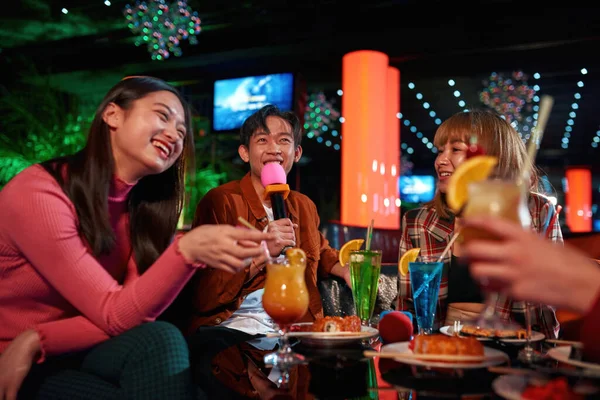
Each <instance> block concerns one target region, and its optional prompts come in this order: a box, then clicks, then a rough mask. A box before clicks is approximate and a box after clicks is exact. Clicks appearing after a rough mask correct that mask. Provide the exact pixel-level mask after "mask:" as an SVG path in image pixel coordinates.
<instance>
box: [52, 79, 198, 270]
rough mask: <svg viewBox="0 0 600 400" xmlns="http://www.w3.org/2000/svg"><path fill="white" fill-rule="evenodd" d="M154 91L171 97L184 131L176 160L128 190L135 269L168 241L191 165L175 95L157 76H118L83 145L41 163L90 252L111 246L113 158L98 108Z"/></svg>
mask: <svg viewBox="0 0 600 400" xmlns="http://www.w3.org/2000/svg"><path fill="white" fill-rule="evenodd" d="M158 91H168V92H171V93H173V94H174V95H176V96H177V98H178V99H179V101H180V102H181V104H182V106H183V109H184V110H185V125H186V131H187V134H186V137H185V139H184V144H183V151H182V154H181V155H180V156H179V158H178V159H177V161H176V162H175V163H174V164H173V165H172V166H171V167H170V168H168V169H167V170H166V171H164V172H162V173H160V174H155V175H148V176H145V177H143V178H142V179H140V180H139V181H138V182H137V184H136V185H135V187H133V189H132V190H131V192H130V193H129V198H128V210H129V226H130V237H131V244H132V248H133V253H134V255H135V260H136V262H137V266H138V270H139V272H140V273H142V272H144V271H146V270H147V269H148V267H150V266H151V265H152V264H153V263H154V261H156V259H157V258H158V257H159V256H160V254H161V253H162V252H163V251H164V250H165V249H166V248H167V247H168V246H169V244H170V242H171V240H172V238H173V235H174V234H175V231H176V229H177V222H178V220H179V216H180V214H181V212H182V210H183V203H184V194H185V181H184V180H185V174H186V171H187V168H188V167H190V166H191V165H193V158H194V150H193V148H194V146H193V133H192V128H191V115H190V110H189V107H188V106H187V103H186V102H185V100H184V99H183V98H182V96H181V94H180V93H179V92H178V91H177V90H176V89H175V88H173V87H172V86H171V85H169V84H168V83H166V82H164V81H162V80H160V79H157V78H152V77H131V78H126V79H123V80H122V81H120V82H119V83H118V84H116V85H115V86H114V87H113V88H112V89H110V91H109V92H108V93H107V94H106V96H105V97H104V100H102V102H101V103H100V106H99V107H98V109H97V110H96V115H95V116H94V120H93V122H92V125H91V127H90V131H89V134H88V138H87V143H86V145H85V147H84V148H83V149H82V150H81V151H79V152H77V153H75V154H73V155H71V156H67V157H62V158H59V159H53V160H49V161H46V162H44V163H42V166H43V167H44V168H45V169H46V170H47V171H48V172H49V173H50V174H52V176H53V177H54V178H55V179H56V180H57V182H58V183H59V184H60V186H61V187H62V189H63V191H64V192H65V193H66V194H67V196H68V197H69V199H70V200H71V201H72V202H73V204H74V205H75V209H76V210H77V216H78V218H79V233H80V235H81V236H82V237H83V239H85V241H86V242H87V244H88V246H89V247H90V249H91V251H92V253H93V254H94V256H96V257H97V256H99V255H101V254H107V253H109V252H110V251H111V250H112V249H113V248H114V246H115V236H114V233H113V230H112V227H111V224H110V220H109V215H108V195H109V188H110V184H111V181H112V179H114V178H113V176H114V173H115V163H114V159H113V153H112V146H111V138H110V132H109V127H108V125H107V124H106V122H104V119H103V113H104V110H105V109H106V107H107V106H108V105H109V104H110V103H114V104H116V105H118V106H119V107H121V108H122V109H124V110H128V109H130V108H131V107H132V105H133V102H134V101H136V100H139V99H141V98H143V97H145V96H147V95H148V94H150V93H154V92H158Z"/></svg>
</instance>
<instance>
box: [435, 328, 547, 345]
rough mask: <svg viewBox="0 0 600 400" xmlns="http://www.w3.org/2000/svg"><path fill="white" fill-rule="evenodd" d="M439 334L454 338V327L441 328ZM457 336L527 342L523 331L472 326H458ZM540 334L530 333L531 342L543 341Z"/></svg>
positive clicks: (525, 333)
mask: <svg viewBox="0 0 600 400" xmlns="http://www.w3.org/2000/svg"><path fill="white" fill-rule="evenodd" d="M440 333H443V334H444V335H447V336H455V331H454V326H443V327H441V328H440ZM458 335H459V336H463V337H474V338H476V339H477V340H481V341H486V340H498V341H501V342H503V343H513V344H525V343H526V342H527V339H525V338H526V337H527V331H526V330H525V329H481V328H478V327H476V326H472V325H458ZM545 337H546V336H544V334H543V333H541V332H536V331H531V339H530V340H531V341H532V342H539V341H541V340H544V338H545Z"/></svg>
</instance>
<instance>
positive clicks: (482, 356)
mask: <svg viewBox="0 0 600 400" xmlns="http://www.w3.org/2000/svg"><path fill="white" fill-rule="evenodd" d="M381 353H382V354H383V353H388V356H390V357H392V358H394V359H395V360H396V361H398V362H401V363H404V364H410V365H418V366H422V367H431V368H447V369H476V368H486V367H491V366H493V365H499V364H503V363H505V362H508V361H509V357H508V355H507V354H506V353H504V352H502V351H500V350H496V349H491V348H489V347H484V346H483V345H482V344H481V342H479V341H478V340H477V339H475V338H472V337H460V336H447V335H442V334H434V335H417V336H415V337H414V338H413V340H411V341H410V342H398V343H391V344H387V345H385V346H383V347H382V348H381Z"/></svg>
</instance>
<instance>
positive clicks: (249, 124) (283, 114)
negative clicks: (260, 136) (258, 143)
mask: <svg viewBox="0 0 600 400" xmlns="http://www.w3.org/2000/svg"><path fill="white" fill-rule="evenodd" d="M267 117H279V118H281V119H283V120H285V121H287V122H289V124H290V125H291V126H292V135H293V136H294V146H295V147H298V146H300V143H301V142H302V127H301V126H300V121H299V120H298V117H297V116H296V114H294V113H293V112H291V111H281V110H280V109H279V108H278V107H277V106H274V105H272V104H269V105H266V106H264V107H262V108H261V109H260V110H258V111H256V112H255V113H254V114H252V115H251V116H249V117H248V118H247V119H246V121H244V124H243V125H242V128H241V129H240V143H241V144H243V145H244V146H246V147H249V145H250V138H251V137H252V135H254V134H255V133H256V131H257V130H259V129H262V130H264V131H265V132H267V133H270V132H269V128H267Z"/></svg>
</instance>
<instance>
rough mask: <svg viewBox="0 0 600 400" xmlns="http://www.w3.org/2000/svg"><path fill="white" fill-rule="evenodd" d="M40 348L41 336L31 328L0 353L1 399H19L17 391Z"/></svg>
mask: <svg viewBox="0 0 600 400" xmlns="http://www.w3.org/2000/svg"><path fill="white" fill-rule="evenodd" d="M40 349H41V344H40V336H39V335H38V333H37V332H36V331H34V330H32V329H30V330H27V331H24V332H23V333H21V334H20V335H19V336H17V337H16V338H14V339H13V341H12V342H11V343H10V344H9V345H8V347H7V348H6V349H5V350H4V352H3V353H2V354H0V400H16V399H17V393H18V392H19V389H20V388H21V385H22V384H23V380H24V379H25V377H26V376H27V374H28V373H29V370H30V369H31V366H32V365H33V362H34V360H35V359H36V357H37V356H38V354H39V352H40Z"/></svg>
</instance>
